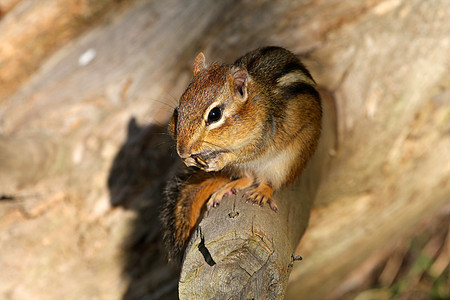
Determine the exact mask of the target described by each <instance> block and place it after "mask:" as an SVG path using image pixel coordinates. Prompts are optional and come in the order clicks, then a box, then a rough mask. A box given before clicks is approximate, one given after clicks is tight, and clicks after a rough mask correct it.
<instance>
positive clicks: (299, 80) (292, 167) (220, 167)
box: [163, 47, 322, 254]
mask: <svg viewBox="0 0 450 300" xmlns="http://www.w3.org/2000/svg"><path fill="white" fill-rule="evenodd" d="M217 106H219V107H221V108H222V117H221V119H219V120H217V121H215V122H212V123H211V122H208V113H209V111H210V110H211V109H213V108H214V107H217ZM321 117H322V111H321V103H320V97H319V93H318V92H317V90H316V87H315V82H314V80H313V78H312V77H311V75H310V73H309V71H308V70H307V69H306V68H305V67H304V66H303V64H302V63H301V62H300V61H299V59H298V58H297V57H296V56H295V55H294V54H292V53H291V52H289V51H287V50H285V49H283V48H279V47H264V48H259V49H256V50H254V51H252V52H249V53H247V54H246V55H244V56H243V57H241V58H239V59H238V60H237V61H236V62H235V63H234V64H232V65H227V64H213V65H211V66H209V67H207V65H206V63H205V57H204V55H203V54H201V53H200V54H199V55H198V56H197V58H196V59H195V63H194V77H193V79H192V81H191V82H190V84H189V86H188V87H187V89H186V91H185V92H184V94H183V95H182V96H181V98H180V101H179V103H178V106H177V108H176V110H175V112H174V115H173V117H172V119H171V121H170V124H169V132H170V133H171V135H172V136H173V137H174V139H175V140H176V143H177V152H178V154H179V156H180V157H181V159H182V160H183V161H184V163H185V164H186V165H187V166H195V167H198V168H199V169H191V170H190V172H191V175H190V176H189V177H187V179H185V180H181V181H176V182H175V183H172V185H171V186H172V187H173V188H170V189H169V190H171V191H172V193H169V194H168V195H169V196H168V197H167V202H168V203H167V205H166V206H165V208H164V210H163V216H164V217H163V223H164V224H165V227H166V230H165V231H166V232H169V233H167V234H166V235H165V240H166V242H167V243H168V244H169V248H171V249H172V250H173V249H175V252H177V253H178V254H179V253H180V252H181V251H182V249H184V247H185V245H186V243H187V240H188V238H189V236H190V233H191V231H192V229H193V226H194V225H195V224H196V223H197V222H198V218H199V214H201V209H202V207H204V203H206V202H207V201H208V207H211V206H215V205H217V204H218V203H219V202H220V200H221V199H222V197H223V196H224V195H227V194H229V192H230V191H231V192H234V189H235V188H236V187H238V188H239V189H240V188H246V187H249V186H252V188H251V189H250V190H249V200H250V201H252V202H254V203H259V204H263V203H266V202H267V203H268V204H269V205H270V207H271V208H272V209H273V210H275V211H276V209H277V207H276V205H275V203H274V202H273V200H272V199H271V195H272V192H273V190H274V189H275V190H276V189H278V188H280V187H282V186H284V185H286V184H288V183H290V182H292V181H293V180H295V179H296V178H297V177H298V175H299V174H300V173H301V171H302V170H303V168H304V167H305V165H306V163H307V161H308V159H309V158H310V157H311V155H312V154H313V153H314V151H315V149H316V146H317V143H318V140H319V136H320V130H321ZM194 179H195V180H197V181H195V180H194ZM193 180H194V181H193ZM174 186H175V187H174ZM172 254H173V253H172Z"/></svg>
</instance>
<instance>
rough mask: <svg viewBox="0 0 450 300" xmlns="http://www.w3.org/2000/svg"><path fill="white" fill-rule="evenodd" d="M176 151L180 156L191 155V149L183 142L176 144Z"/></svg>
mask: <svg viewBox="0 0 450 300" xmlns="http://www.w3.org/2000/svg"><path fill="white" fill-rule="evenodd" d="M177 152H178V155H179V156H180V157H181V158H188V157H189V156H191V149H190V147H188V146H187V145H185V144H180V143H178V144H177Z"/></svg>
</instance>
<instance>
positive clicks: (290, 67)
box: [275, 61, 314, 82]
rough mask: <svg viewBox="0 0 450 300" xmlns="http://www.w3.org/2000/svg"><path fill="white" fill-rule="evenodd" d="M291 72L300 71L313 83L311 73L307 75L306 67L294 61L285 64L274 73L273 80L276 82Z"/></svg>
mask: <svg viewBox="0 0 450 300" xmlns="http://www.w3.org/2000/svg"><path fill="white" fill-rule="evenodd" d="M293 71H302V72H303V73H304V74H305V75H306V76H308V77H309V79H311V80H312V81H313V82H314V79H313V78H312V76H311V73H309V71H308V69H306V67H305V66H304V65H303V64H302V63H301V62H294V61H293V62H290V63H287V64H286V65H285V66H284V67H283V68H282V69H281V70H278V71H276V72H275V79H276V80H278V79H279V78H281V77H283V76H284V75H286V74H289V73H291V72H293Z"/></svg>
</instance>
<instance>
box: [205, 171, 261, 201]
mask: <svg viewBox="0 0 450 300" xmlns="http://www.w3.org/2000/svg"><path fill="white" fill-rule="evenodd" d="M252 184H253V181H252V179H250V178H248V177H242V178H239V179H236V180H234V181H231V182H229V183H227V184H225V185H224V186H223V187H221V188H219V189H218V190H217V191H215V192H214V193H213V194H212V195H211V197H210V198H209V200H208V202H207V204H206V205H207V207H208V209H210V208H211V207H216V206H217V205H219V203H220V201H221V200H222V198H223V197H225V196H229V195H233V194H236V193H237V192H238V191H239V190H242V189H245V188H246V187H249V186H250V185H252Z"/></svg>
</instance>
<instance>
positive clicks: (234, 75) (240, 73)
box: [228, 67, 248, 101]
mask: <svg viewBox="0 0 450 300" xmlns="http://www.w3.org/2000/svg"><path fill="white" fill-rule="evenodd" d="M247 79H248V72H247V69H246V68H245V67H242V68H240V69H235V68H232V69H231V73H230V74H229V75H228V82H229V83H230V85H231V86H232V87H234V92H235V94H236V96H237V97H239V98H241V99H242V100H243V101H245V100H247V81H248V80H247Z"/></svg>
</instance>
